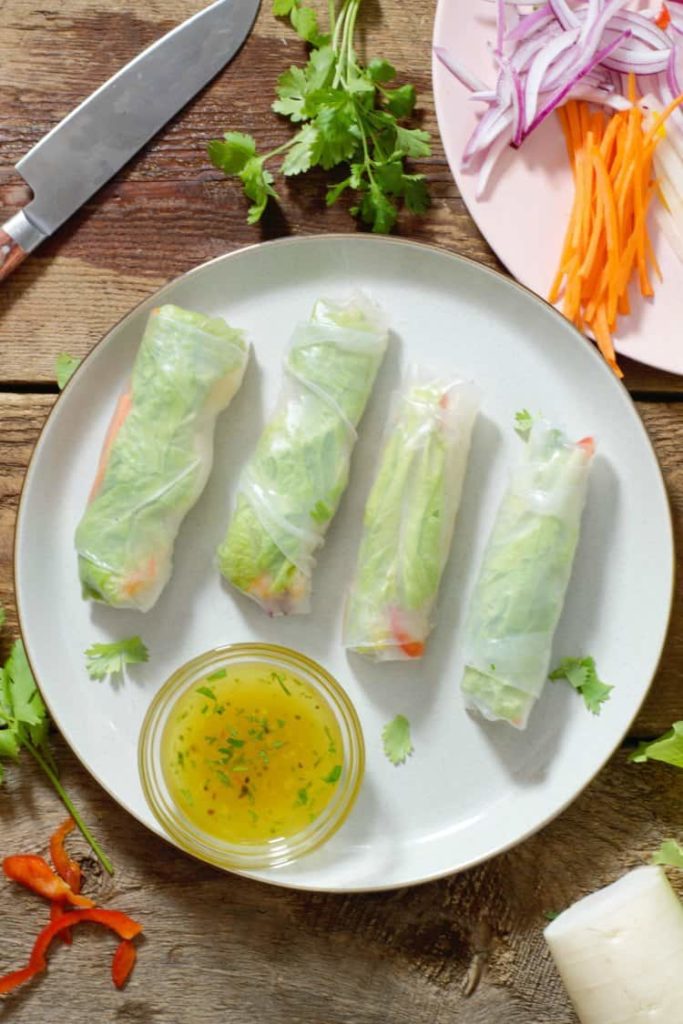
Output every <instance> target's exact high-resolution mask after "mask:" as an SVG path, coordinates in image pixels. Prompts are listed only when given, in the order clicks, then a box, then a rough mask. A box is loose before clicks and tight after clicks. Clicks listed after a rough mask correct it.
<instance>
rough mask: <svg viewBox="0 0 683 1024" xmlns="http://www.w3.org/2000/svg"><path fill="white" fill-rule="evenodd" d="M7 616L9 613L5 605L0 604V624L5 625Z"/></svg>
mask: <svg viewBox="0 0 683 1024" xmlns="http://www.w3.org/2000/svg"><path fill="white" fill-rule="evenodd" d="M6 618H7V613H6V611H5V609H4V608H3V606H2V605H1V604H0V626H4V625H5V619H6Z"/></svg>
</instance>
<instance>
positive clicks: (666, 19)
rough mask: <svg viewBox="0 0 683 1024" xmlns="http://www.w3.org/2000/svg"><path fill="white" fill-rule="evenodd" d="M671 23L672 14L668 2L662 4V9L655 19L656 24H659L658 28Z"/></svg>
mask: <svg viewBox="0 0 683 1024" xmlns="http://www.w3.org/2000/svg"><path fill="white" fill-rule="evenodd" d="M670 24H671V15H670V13H669V8H668V7H667V6H666V4H662V9H661V11H660V12H659V14H658V15H657V17H656V19H655V25H657V27H658V28H668V27H669V25H670Z"/></svg>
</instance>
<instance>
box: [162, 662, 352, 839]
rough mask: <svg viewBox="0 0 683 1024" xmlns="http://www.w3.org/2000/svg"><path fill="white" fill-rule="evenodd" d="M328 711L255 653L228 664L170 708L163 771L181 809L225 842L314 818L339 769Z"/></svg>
mask: <svg viewBox="0 0 683 1024" xmlns="http://www.w3.org/2000/svg"><path fill="white" fill-rule="evenodd" d="M342 749H343V746H342V737H341V733H340V730H339V726H338V725H337V721H336V719H335V715H334V712H333V711H332V709H331V708H330V706H329V705H328V704H327V702H326V701H325V700H324V698H323V697H322V696H321V695H320V694H319V693H318V692H317V691H316V690H315V689H313V687H312V686H311V685H310V684H309V683H307V682H305V681H304V680H302V679H299V678H298V677H297V676H296V675H294V674H293V673H292V672H291V671H289V670H287V669H285V668H282V667H281V668H278V670H277V671H276V670H274V669H273V666H272V665H269V664H266V663H262V662H242V663H241V664H235V665H226V667H225V668H220V669H217V670H216V671H214V672H211V673H209V674H208V675H207V676H205V677H204V678H203V679H201V680H199V681H198V682H197V683H196V684H195V685H194V686H193V687H192V688H191V689H190V690H188V691H186V692H185V693H184V694H183V695H182V696H181V697H180V698H179V699H178V701H177V702H176V704H175V705H174V706H173V708H172V709H171V712H170V714H169V717H168V720H167V722H166V725H165V728H164V732H163V737H162V741H161V758H162V766H163V773H164V778H165V781H166V785H167V786H168V789H169V792H170V794H171V796H172V798H173V800H174V801H175V802H176V804H177V805H178V807H179V808H180V809H181V810H182V812H183V813H184V814H185V816H186V817H187V818H188V819H189V820H190V821H191V822H192V823H193V824H195V825H196V826H198V827H199V828H200V829H203V830H204V831H205V832H207V833H209V834H210V835H211V836H214V837H216V838H218V839H223V840H226V841H228V842H231V843H262V842H267V841H269V840H273V839H277V838H281V837H282V838H284V837H288V836H292V835H294V834H295V833H297V832H300V831H302V830H303V829H305V828H306V827H307V826H308V825H310V823H311V822H313V821H315V819H316V818H317V817H318V815H319V814H320V812H321V811H322V810H324V808H325V807H326V806H327V804H328V803H329V802H330V800H331V799H332V797H333V796H334V792H335V788H336V784H337V782H338V780H339V778H340V776H341V773H342Z"/></svg>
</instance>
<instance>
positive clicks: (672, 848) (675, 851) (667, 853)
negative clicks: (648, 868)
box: [652, 839, 683, 868]
mask: <svg viewBox="0 0 683 1024" xmlns="http://www.w3.org/2000/svg"><path fill="white" fill-rule="evenodd" d="M652 863H653V864H666V865H668V866H669V867H672V868H683V847H681V846H679V844H678V843H677V842H676V840H675V839H666V840H665V841H664V842H663V843H662V845H661V846H660V847H659V849H658V850H657V852H656V853H655V854H653V856H652Z"/></svg>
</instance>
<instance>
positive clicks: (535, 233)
mask: <svg viewBox="0 0 683 1024" xmlns="http://www.w3.org/2000/svg"><path fill="white" fill-rule="evenodd" d="M495 19H496V5H495V4H494V3H489V2H488V0H439V4H438V7H437V12H436V21H435V24H434V45H435V46H443V47H445V48H446V49H447V50H450V51H451V52H452V53H453V54H454V56H456V57H457V58H458V60H460V61H461V62H462V63H463V64H464V65H465V66H466V67H467V68H468V69H469V70H471V71H473V72H474V73H475V74H476V75H478V76H479V77H480V78H481V79H483V81H484V82H486V83H487V84H494V77H495V72H494V69H493V63H492V60H491V53H490V48H491V45H492V43H494V42H495V36H496V30H495ZM432 78H433V83H434V97H435V101H436V112H437V117H438V120H439V130H440V132H441V138H442V140H443V145H444V149H445V151H446V156H447V158H448V163H449V165H450V168H451V172H452V174H453V177H454V178H455V180H456V183H457V186H458V189H459V190H460V194H461V195H462V198H463V199H464V201H465V203H466V205H467V208H468V210H469V212H470V213H471V215H472V217H473V218H474V220H475V221H476V223H477V226H478V227H479V230H480V231H481V233H482V234H483V235H484V237H485V238H486V241H487V242H488V243H489V245H490V246H491V248H492V249H493V250H494V252H495V253H496V255H497V256H498V258H499V259H500V261H501V262H502V263H504V264H505V266H506V267H507V268H508V270H509V271H510V273H512V274H514V276H515V277H516V278H517V280H518V281H521V282H522V284H524V285H526V286H527V287H528V288H531V289H532V290H533V291H535V292H536V293H537V294H538V295H541V296H546V295H547V294H548V292H549V290H550V285H551V283H552V280H553V277H554V276H555V272H556V270H557V264H558V261H559V258H560V253H561V251H562V243H563V239H564V233H565V229H566V226H567V221H568V219H569V214H570V210H571V205H572V201H573V198H574V189H573V185H572V175H571V170H570V168H569V162H568V159H567V152H566V149H565V144H564V139H563V137H562V131H561V128H560V125H559V122H558V120H557V118H556V117H555V116H551V117H549V118H548V119H547V120H546V121H545V122H544V123H543V124H542V125H541V126H540V128H538V129H537V131H535V132H534V133H533V135H531V136H529V138H528V139H527V140H526V141H525V143H524V145H523V146H522V147H521V149H519V150H516V151H515V150H513V149H511V148H508V149H507V150H506V151H505V152H504V153H503V154H502V156H501V158H500V160H499V161H498V164H497V167H496V169H495V170H494V173H493V175H492V176H491V180H490V182H489V185H488V188H487V190H486V193H485V194H484V196H483V197H482V199H480V200H478V199H477V198H476V196H475V190H476V182H477V179H476V174H469V173H468V174H465V173H463V172H462V171H461V169H460V159H461V157H462V153H463V150H464V149H465V145H466V143H467V140H468V138H469V136H470V135H471V133H472V131H473V129H474V127H475V125H476V123H477V116H478V113H479V112H480V111H482V110H483V109H484V105H483V104H481V103H474V102H472V100H470V98H469V91H468V90H467V89H466V88H465V86H464V85H461V84H460V83H459V82H458V81H457V80H456V79H455V78H454V77H453V76H452V75H451V74H450V73H449V72H448V71H447V70H446V68H444V67H443V65H442V64H441V62H440V61H438V60H437V59H436V58H434V59H433V62H432ZM651 234H652V240H653V245H654V248H655V252H656V255H657V259H658V261H659V263H660V266H661V270H662V274H663V277H664V280H663V282H661V283H660V282H658V281H655V293H656V294H655V297H654V299H644V298H643V297H642V296H641V295H640V294H638V295H637V296H636V295H635V291H634V297H633V303H632V307H633V310H632V313H631V314H630V315H629V316H627V317H622V318H621V319H620V321H619V327H618V332H617V334H616V335H615V339H614V340H615V347H616V349H617V351H618V352H620V353H621V354H622V355H624V356H630V357H631V358H632V359H637V360H639V361H640V362H641V363H647V364H648V365H650V366H655V367H658V368H659V369H661V370H669V371H670V372H671V373H680V374H683V335H681V331H680V327H679V325H680V323H681V320H682V319H683V265H682V264H681V263H680V261H679V260H678V258H677V257H676V255H675V254H674V252H673V250H672V249H671V247H670V246H669V244H668V243H667V241H666V239H665V238H664V237H663V236H662V235H661V234H660V232H659V229H658V228H657V226H656V225H654V224H653V225H652V229H651Z"/></svg>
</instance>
